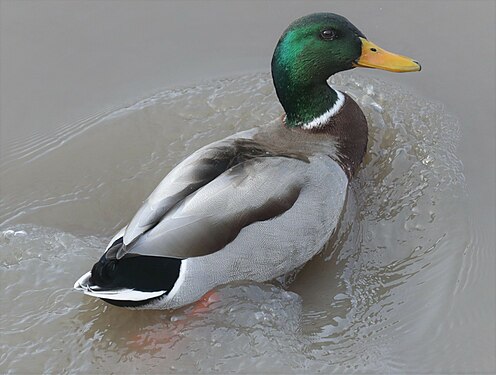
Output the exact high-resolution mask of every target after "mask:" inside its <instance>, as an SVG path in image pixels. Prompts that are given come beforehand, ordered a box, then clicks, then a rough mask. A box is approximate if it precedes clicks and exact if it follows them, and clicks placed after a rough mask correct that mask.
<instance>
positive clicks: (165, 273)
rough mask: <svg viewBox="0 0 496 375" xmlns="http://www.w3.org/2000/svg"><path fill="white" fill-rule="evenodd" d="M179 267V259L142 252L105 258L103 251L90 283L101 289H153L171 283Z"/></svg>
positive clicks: (164, 288) (149, 290) (164, 287)
mask: <svg viewBox="0 0 496 375" xmlns="http://www.w3.org/2000/svg"><path fill="white" fill-rule="evenodd" d="M180 269H181V259H175V258H164V257H154V256H145V255H134V254H130V255H126V256H124V257H123V258H121V259H118V260H117V259H107V258H106V257H105V255H103V256H102V257H101V258H100V260H99V261H98V262H97V263H95V265H94V266H93V268H92V269H91V277H90V279H89V283H90V285H95V286H98V287H100V288H101V289H104V290H105V289H106V290H111V289H120V288H127V289H134V290H139V291H142V292H156V291H159V290H166V291H167V293H168V292H170V290H171V289H172V288H173V287H174V284H175V283H176V281H177V279H178V277H179V271H180Z"/></svg>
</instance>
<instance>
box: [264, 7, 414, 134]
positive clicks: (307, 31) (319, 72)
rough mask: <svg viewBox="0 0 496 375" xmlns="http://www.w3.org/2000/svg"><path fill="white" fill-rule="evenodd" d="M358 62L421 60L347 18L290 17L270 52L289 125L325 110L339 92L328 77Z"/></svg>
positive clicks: (388, 65) (404, 64)
mask: <svg viewBox="0 0 496 375" xmlns="http://www.w3.org/2000/svg"><path fill="white" fill-rule="evenodd" d="M357 66H362V67H369V68H377V69H384V70H390V71H394V72H411V71H418V70H420V65H419V64H418V63H417V62H416V61H414V60H412V59H410V58H408V57H404V56H400V55H396V54H393V53H390V52H387V51H385V50H383V49H381V48H379V47H378V46H376V45H375V44H373V43H371V42H369V41H368V40H367V38H366V37H365V35H363V34H362V32H361V31H360V30H358V29H357V28H356V27H355V26H354V25H353V24H351V22H349V21H348V20H347V19H346V18H344V17H342V16H339V15H337V14H333V13H315V14H311V15H308V16H305V17H302V18H300V19H298V20H296V21H295V22H293V23H292V24H291V25H290V26H289V27H288V28H287V29H286V31H285V32H284V34H283V35H282V36H281V38H280V39H279V42H278V44H277V46H276V49H275V51H274V56H273V57H272V77H273V80H274V85H275V88H276V92H277V96H278V97H279V100H280V101H281V104H282V105H283V107H284V109H285V110H286V115H287V120H286V122H287V125H288V126H298V125H302V124H305V123H308V122H310V121H312V120H313V119H315V118H316V117H318V116H320V115H322V114H323V113H325V112H326V111H328V110H329V109H330V108H331V107H332V105H333V104H334V103H335V102H336V101H337V93H336V92H335V91H334V90H332V89H330V88H329V87H328V86H327V83H326V81H327V79H328V78H329V77H330V76H331V75H333V74H335V73H337V72H340V71H343V70H348V69H352V68H354V67H357Z"/></svg>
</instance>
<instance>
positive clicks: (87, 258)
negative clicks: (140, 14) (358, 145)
mask: <svg viewBox="0 0 496 375" xmlns="http://www.w3.org/2000/svg"><path fill="white" fill-rule="evenodd" d="M108 4H109V3H106V5H108ZM195 4H198V3H195ZM362 4H367V3H362ZM377 4H379V3H377ZM385 4H386V5H385ZM403 4H404V5H403V7H408V5H405V4H407V3H403ZM419 4H420V5H423V6H427V5H426V4H428V3H419ZM476 4H478V5H479V6H480V4H485V3H480V4H479V3H476ZM488 4H489V6H488V5H485V6H486V7H488V9H489V8H490V6H492V9H494V6H493V5H491V3H488ZM8 5H9V6H10V3H9V4H8ZM190 5H191V3H190ZM221 5H225V4H221ZM293 5H294V4H293ZM379 5H380V6H385V7H386V8H385V10H384V11H381V12H383V13H385V14H382V13H381V12H379V14H382V18H381V19H379V20H378V21H377V22H379V23H380V22H381V20H382V22H386V21H385V20H387V19H389V18H391V17H393V16H392V15H391V14H389V12H392V10H389V9H388V8H387V3H381V4H379ZM379 5H377V7H379ZM420 5H417V7H419V6H420ZM225 6H226V8H225V9H226V10H225V11H226V12H227V13H228V14H230V13H229V12H232V9H231V8H229V6H228V5H225ZM298 6H299V7H300V8H305V6H306V5H301V4H300V5H298ZM339 6H341V7H346V6H345V5H342V4H341V5H339ZM364 6H367V5H364ZM431 6H432V5H431ZM441 6H442V4H440V5H439V7H441ZM457 6H458V7H459V8H460V7H461V6H460V4H459V3H458V5H457ZM2 7H3V9H5V8H6V6H5V5H4V4H2ZM176 7H177V8H178V9H179V8H181V5H176ZM198 7H199V8H200V9H199V10H197V12H200V11H202V10H205V9H201V8H202V6H201V5H198ZM242 7H245V8H246V9H244V11H246V12H249V11H252V12H254V10H253V9H254V8H253V7H254V6H252V8H250V6H248V5H243V6H242ZM267 7H268V8H271V7H275V6H274V5H270V6H269V5H268V6H267ZM306 7H307V8H309V7H308V6H306ZM368 7H369V8H372V6H371V5H368ZM432 7H433V9H430V11H431V13H429V12H427V13H429V14H427V15H424V20H425V19H426V18H429V17H434V15H435V14H436V13H435V10H436V9H437V8H436V5H434V6H432ZM290 8H291V7H290ZM307 8H305V9H307ZM348 8H349V9H348V13H346V12H344V11H340V13H343V14H345V15H346V16H348V17H349V18H351V19H352V20H353V21H355V22H356V24H357V25H358V26H359V27H360V28H361V29H364V31H365V33H366V35H369V34H370V32H367V30H366V28H365V27H362V25H361V24H360V22H359V21H356V20H355V19H354V18H353V16H352V15H351V14H350V12H352V13H353V12H356V13H357V17H358V18H366V17H364V16H363V15H361V13H360V12H359V10H358V7H357V6H356V5H348ZM106 9H107V10H108V8H102V9H99V10H97V11H95V13H96V14H97V16H96V17H97V18H98V17H103V18H105V15H104V12H105V11H106ZM293 9H296V5H295V6H294V7H293ZM320 9H322V8H320ZM374 9H375V8H374ZM374 9H372V10H371V12H372V13H373V11H374ZM176 10H177V9H176ZM312 10H314V9H313V8H312V9H309V10H308V11H306V12H304V11H302V9H298V11H299V12H300V14H302V13H308V12H309V11H312ZM333 10H335V11H338V10H336V9H333ZM52 11H53V12H57V11H56V10H55V8H53V9H52ZM58 11H59V12H60V10H58ZM128 11H129V9H128ZM293 11H294V12H296V10H293ZM462 11H464V8H463V7H461V8H460V9H459V12H460V13H459V14H460V15H461V14H463V12H462ZM11 12H12V11H11ZM102 12H103V13H102ZM121 12H123V11H122V10H121ZM212 12H213V11H212ZM403 12H406V10H403ZM486 12H487V10H486ZM123 13H125V12H123ZM192 13H193V14H195V11H193V12H192ZM4 14H5V13H4ZM11 14H12V13H11ZM102 14H103V16H102ZM373 14H375V13H373ZM207 15H208V12H207ZM476 15H477V14H476V13H474V14H473V15H472V16H471V15H470V14H469V15H467V17H468V18H470V17H475V18H476ZM224 16H225V15H224ZM164 17H165V16H164ZM171 17H172V16H171ZM260 17H261V19H265V18H264V17H266V18H270V17H269V16H268V15H261V16H260ZM493 18H494V16H493ZM4 21H5V20H4V19H2V27H3V28H4V30H5V24H6V23H5V22H4ZM279 22H280V21H279ZM288 22H289V21H288ZM395 22H398V21H397V20H396V21H394V22H393V23H395ZM403 22H406V21H403ZM415 22H417V21H415ZM439 22H445V24H446V25H447V26H446V27H448V26H449V24H450V23H449V22H448V20H445V21H442V20H440V21H439ZM473 27H475V28H476V27H481V26H480V24H479V25H475V26H473ZM282 28H284V26H282V27H281V29H282ZM448 28H449V27H448ZM372 31H375V32H377V30H372ZM278 32H279V31H278ZM492 33H493V34H492V35H494V30H493V31H492ZM226 38H227V39H226V40H231V39H230V37H228V36H226ZM406 38H407V35H405V39H406ZM273 39H274V41H275V40H276V39H277V35H275V36H274V38H273ZM372 39H373V40H374V41H376V42H377V43H378V44H380V45H384V47H386V48H389V49H391V50H395V48H393V47H391V46H390V45H387V43H383V42H382V41H381V40H379V38H376V37H374V38H372ZM493 40H494V38H493ZM422 42H423V43H424V46H425V43H427V44H429V43H428V42H427V41H425V40H422ZM482 42H483V41H479V42H478V43H482ZM409 43H411V44H413V42H412V41H410V42H409ZM269 44H270V45H272V44H273V43H269ZM434 44H435V43H433V42H432V44H431V45H430V48H431V49H432V51H431V52H432V54H435V53H436V52H435V51H434V50H435V46H434ZM478 45H479V44H478ZM256 47H257V46H256V45H253V46H249V47H248V48H249V49H250V51H252V50H254V49H255V48H256ZM416 48H419V46H416ZM474 48H475V49H476V48H477V46H475V47H474ZM396 50H397V48H396ZM493 50H494V49H493ZM399 52H405V53H406V52H407V51H404V50H400V51H399ZM409 54H411V55H414V56H417V55H415V53H409ZM424 54H426V55H428V54H427V52H424ZM268 56H270V52H269V55H268ZM1 57H2V61H4V56H3V55H2V56H1ZM419 59H420V60H422V59H421V58H420V57H419ZM7 60H8V59H7ZM268 60H269V58H268V57H267V61H268ZM422 62H424V60H422ZM423 66H424V70H423V71H422V72H421V73H420V74H424V75H427V76H428V77H430V78H431V79H432V80H433V79H434V77H435V73H436V71H434V72H432V71H431V72H429V64H427V68H426V65H425V63H424V64H423ZM456 66H457V65H456V64H455V67H448V69H451V70H453V71H454V70H456V69H455V68H456ZM458 66H459V65H458ZM0 67H1V66H0ZM4 69H5V68H4ZM42 69H43V68H42ZM209 69H210V68H209V67H208V66H207V67H206V68H205V71H204V72H206V75H207V76H208V75H209ZM375 73H376V72H374V74H369V73H364V72H363V71H361V72H359V71H356V72H355V71H354V72H347V73H344V74H341V75H339V76H337V77H335V78H334V79H333V82H334V84H335V85H336V86H337V87H338V88H340V89H342V90H343V91H346V92H347V93H349V94H350V95H352V96H353V97H354V98H355V99H356V100H357V102H358V103H359V104H360V105H361V107H362V108H363V110H364V112H365V113H366V115H367V118H368V121H369V124H370V145H369V153H368V155H367V158H366V160H365V163H364V166H363V168H362V169H361V170H360V172H359V174H358V176H357V178H356V179H355V180H354V181H353V183H352V185H351V187H350V194H349V196H348V201H347V204H346V210H345V213H344V216H343V219H342V222H341V224H340V226H339V229H338V231H337V233H336V234H335V236H334V237H333V239H332V241H331V243H330V244H329V246H328V247H327V248H326V249H325V250H324V251H323V252H322V253H321V254H320V255H318V256H317V257H316V258H314V259H313V260H312V261H311V262H309V263H308V264H307V265H306V266H305V267H304V268H303V269H302V271H301V272H300V273H299V274H298V275H297V276H296V279H295V280H294V282H292V283H290V284H289V285H287V286H285V287H283V286H282V285H281V284H280V282H274V283H273V284H266V285H264V284H253V283H251V284H250V283H247V284H235V285H228V286H225V287H222V288H220V289H219V290H218V293H219V295H220V300H219V301H216V302H214V303H213V304H212V305H211V306H210V307H209V308H208V309H202V308H200V309H198V308H195V307H192V306H189V307H186V308H183V309H180V310H177V311H173V312H164V311H128V310H124V309H119V308H115V307H112V306H108V305H106V304H105V303H103V302H101V301H98V300H95V299H92V298H89V297H85V296H83V295H81V294H79V293H76V292H74V291H73V290H72V284H73V282H74V280H75V278H76V277H78V276H79V275H80V274H81V273H83V272H85V271H86V270H87V269H88V267H90V266H91V264H92V263H93V262H94V261H95V260H96V259H97V258H98V257H99V255H100V254H101V253H102V251H103V248H104V246H105V245H106V242H107V241H108V239H109V236H111V235H112V234H113V232H114V231H115V230H116V229H118V228H120V227H121V226H122V224H124V223H125V222H126V221H128V220H129V218H130V217H131V216H132V214H133V213H134V212H135V210H136V208H137V207H138V206H139V205H140V204H141V202H142V200H143V199H144V198H145V197H146V196H147V194H149V193H150V192H151V191H152V190H153V188H154V187H155V185H156V184H157V183H158V182H159V181H160V180H161V179H162V177H163V176H164V175H165V174H166V173H167V172H168V171H169V170H170V169H171V168H172V167H173V166H174V165H175V164H176V163H177V162H179V161H180V160H182V159H183V158H184V157H185V156H187V155H188V154H190V153H191V152H193V151H194V150H196V149H198V148H199V147H200V146H202V145H204V144H207V143H210V142H212V141H214V140H217V139H220V138H222V137H224V136H227V135H229V134H232V133H234V132H236V131H239V130H242V129H249V128H251V127H253V126H256V125H257V124H261V123H264V122H268V121H270V120H272V119H273V118H274V117H277V116H279V115H280V112H281V107H280V105H279V104H278V103H277V100H276V98H275V95H274V92H273V88H272V85H271V82H270V78H269V75H268V74H266V73H257V74H243V75H239V74H238V75H232V74H230V75H229V74H227V75H226V77H225V78H223V79H214V80H210V81H208V82H206V83H203V84H188V85H186V86H181V85H179V84H178V85H177V86H178V87H183V88H176V89H169V90H159V91H158V93H157V94H156V95H153V96H148V97H147V98H146V99H144V100H141V101H138V102H136V101H135V102H136V104H132V105H128V106H121V109H117V110H106V111H103V113H102V114H99V115H95V116H92V117H89V118H86V119H85V120H83V121H80V122H74V121H73V122H68V123H69V125H65V126H61V127H60V126H59V127H58V128H57V129H56V130H53V129H55V128H54V127H52V128H51V129H47V130H43V129H40V128H39V127H38V125H35V124H33V125H32V126H31V125H30V123H29V121H28V122H26V123H24V124H20V125H19V126H21V125H22V126H23V128H22V129H23V132H21V133H19V134H17V135H16V137H11V138H9V137H10V135H9V134H11V133H15V130H12V128H9V129H8V131H7V132H3V133H4V134H6V137H7V139H5V137H2V160H1V167H0V181H1V201H0V267H1V276H0V277H1V286H2V293H1V295H0V298H1V300H0V306H1V307H0V309H1V312H2V315H1V316H0V332H2V333H1V336H0V372H2V373H4V372H12V373H33V372H34V373H39V372H53V373H59V372H84V373H109V372H119V373H120V372H125V373H129V372H132V373H145V372H146V373H149V372H155V373H163V372H175V371H177V372H209V371H218V372H229V371H241V372H312V373H313V372H318V371H321V372H325V373H327V372H346V371H362V372H390V373H391V372H393V373H396V372H405V371H413V372H484V371H485V372H494V371H495V370H496V363H495V335H496V334H495V325H494V314H495V296H494V259H495V258H494V239H493V237H494V234H493V233H492V232H491V230H492V228H493V226H494V216H492V215H493V213H494V185H493V186H491V183H492V184H494V178H493V179H492V180H491V176H494V171H487V172H486V173H484V174H482V172H481V171H482V170H483V168H480V169H477V168H475V167H476V166H479V165H482V166H484V165H485V163H483V161H484V158H483V156H484V155H488V154H490V155H494V147H493V149H489V150H488V149H487V147H488V145H489V147H490V146H491V145H494V140H491V138H490V137H481V134H480V133H481V132H482V131H481V127H482V128H483V127H484V126H485V127H486V129H487V131H488V134H489V135H491V134H494V130H493V127H494V116H493V115H492V114H493V112H494V111H493V112H491V111H490V110H489V107H490V102H491V100H490V99H491V97H489V98H487V97H485V99H487V101H486V100H482V101H481V103H480V105H479V106H478V107H477V111H473V113H474V115H473V117H470V116H468V115H467V113H465V112H464V111H460V110H459V109H460V108H459V107H458V104H459V103H461V98H462V97H461V96H460V97H459V96H457V94H456V93H455V91H454V88H459V89H460V86H459V84H460V83H458V84H457V83H456V82H451V81H450V82H449V84H450V85H452V86H451V90H452V91H453V92H450V93H449V94H446V100H447V101H448V104H447V107H448V108H446V105H443V104H439V102H438V101H434V100H432V99H426V98H425V96H426V95H421V94H419V93H418V92H416V93H415V92H410V91H409V90H407V89H405V88H404V86H405V85H406V86H408V85H411V86H416V84H415V81H412V79H413V78H408V76H401V77H400V78H397V77H398V76H395V78H387V76H386V75H382V74H375ZM4 74H5V73H4ZM147 74H150V73H146V74H145V76H146V75H147ZM153 74H156V73H153ZM153 74H152V76H153ZM361 74H363V75H361ZM453 74H454V73H453ZM487 74H489V78H491V77H492V79H493V83H494V73H493V75H492V76H491V75H490V74H491V73H487ZM372 75H376V76H378V77H379V78H378V79H374V78H371V77H372ZM3 77H4V76H2V78H3ZM410 77H411V76H410ZM393 79H394V81H396V82H397V83H386V82H385V81H386V80H387V81H389V82H392V80H393ZM438 79H439V77H438ZM403 80H405V82H406V83H401V85H400V82H403ZM461 80H462V81H463V78H461ZM412 82H413V83H412ZM418 85H419V87H420V89H422V88H426V89H427V88H429V87H430V86H429V84H428V83H420V84H418ZM83 86H84V85H83ZM6 87H7V88H11V89H12V92H14V93H15V90H16V89H15V88H14V86H9V85H7V86H5V85H3V86H2V94H4V93H5V92H6V91H5V90H6ZM419 87H417V89H419ZM449 88H450V87H448V88H446V90H448V91H449ZM463 88H464V89H465V90H467V91H470V90H471V88H470V87H468V86H467V87H463ZM493 88H494V86H493ZM487 89H488V86H487V85H486V86H484V87H483V88H482V93H484V90H487ZM48 90H49V92H50V93H51V96H52V99H53V98H55V97H56V92H55V91H54V89H53V88H51V89H50V88H49V89H48ZM50 90H52V91H50ZM95 90H96V91H95V92H96V95H97V96H98V95H101V94H102V92H106V90H108V89H104V88H100V89H99V88H95ZM439 90H441V89H439ZM138 91H139V90H138ZM132 92H133V90H131V91H130V94H128V95H130V98H133V96H132V95H133V94H132ZM429 92H430V91H429ZM98 93H99V94H98ZM441 93H442V90H441ZM7 94H8V92H7ZM107 94H108V92H107ZM26 95H28V97H29V95H32V94H29V93H26ZM74 95H75V96H76V97H77V96H78V95H79V94H77V93H75V94H74ZM140 95H141V94H140V93H138V92H136V93H135V94H134V98H136V97H138V96H140ZM436 95H439V94H438V93H437V92H434V93H433V96H434V97H436ZM493 95H494V93H493ZM4 96H5V95H4ZM77 99H78V100H82V98H77ZM68 100H69V101H70V102H71V103H73V104H72V105H74V103H75V101H76V100H75V98H72V99H70V98H69V99H68ZM126 100H129V99H126ZM471 100H472V99H467V103H471ZM123 101H125V100H123ZM83 102H84V103H86V104H85V105H88V103H89V102H88V101H84V100H83ZM3 103H5V101H4V102H3ZM108 103H109V102H106V105H107V104H108ZM25 107H26V109H25V110H26V111H27V112H29V111H31V112H30V113H28V114H27V115H22V114H19V115H18V116H19V119H20V120H22V119H26V118H29V117H30V116H33V114H34V113H36V112H35V111H34V109H32V108H31V107H30V106H25ZM450 107H451V109H450ZM9 108H12V106H10V107H9ZM490 108H492V107H490ZM45 110H46V108H45ZM64 111H67V109H61V112H64ZM42 112H43V111H42ZM47 112H48V111H47ZM453 112H455V113H456V116H455V115H453V114H452V113H453ZM10 113H13V112H12V111H11V112H10ZM65 113H68V112H65ZM9 116H11V115H9V114H8V116H5V115H4V117H3V118H2V131H3V129H4V127H5V126H6V125H5V124H7V125H8V124H12V122H11V121H6V120H11V118H10V117H9ZM491 116H492V117H491ZM44 118H45V119H46V117H43V116H42V115H41V116H40V119H44ZM457 118H459V119H457ZM487 119H489V120H491V119H492V122H490V123H488V122H487V121H486V120H487ZM73 120H74V117H73ZM470 120H473V122H470ZM477 124H481V125H480V126H478V125H477ZM10 126H11V127H12V125H10ZM22 126H21V127H22ZM467 127H471V128H470V129H472V131H467ZM29 128H31V129H33V131H32V132H26V129H29ZM35 129H36V131H35ZM21 134H22V135H21ZM15 138H17V139H18V140H17V141H16V140H15ZM487 138H489V139H487ZM491 142H492V143H491ZM468 145H471V146H472V147H475V148H477V150H476V152H475V153H474V152H467V151H465V150H467V149H468ZM484 145H485V146H486V147H485V148H484V147H483V146H484ZM460 154H461V156H462V160H463V162H464V164H465V168H464V167H463V165H462V163H461V161H460ZM484 168H486V167H484ZM487 169H490V168H486V170H487ZM491 173H493V174H492V175H491ZM488 184H489V185H488ZM488 191H489V192H488ZM484 192H486V193H487V192H488V193H487V194H489V196H488V195H486V197H487V198H486V201H482V197H483V196H484V194H483V193H484ZM491 194H492V195H491ZM483 203H484V204H483ZM491 205H492V206H491ZM488 213H489V215H488Z"/></svg>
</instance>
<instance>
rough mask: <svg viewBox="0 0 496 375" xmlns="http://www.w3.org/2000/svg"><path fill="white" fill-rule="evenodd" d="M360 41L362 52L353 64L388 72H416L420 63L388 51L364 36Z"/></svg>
mask: <svg viewBox="0 0 496 375" xmlns="http://www.w3.org/2000/svg"><path fill="white" fill-rule="evenodd" d="M360 40H361V41H362V54H361V55H360V57H359V58H358V60H357V61H356V62H355V64H354V65H355V66H361V67H364V68H374V69H383V70H389V71H390V72H418V71H419V70H420V69H421V67H420V64H419V63H418V62H417V61H415V60H413V59H411V58H409V57H406V56H401V55H397V54H395V53H392V52H388V51H386V50H384V49H382V48H380V47H378V46H377V45H375V44H374V43H372V42H369V41H368V40H367V39H365V38H360Z"/></svg>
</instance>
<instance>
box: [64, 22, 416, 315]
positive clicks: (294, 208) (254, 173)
mask: <svg viewBox="0 0 496 375" xmlns="http://www.w3.org/2000/svg"><path fill="white" fill-rule="evenodd" d="M355 67H368V68H377V69H384V70H389V71H393V72H413V71H419V70H420V64H419V63H418V62H416V61H414V60H412V59H410V58H408V57H404V56H400V55H396V54H393V53H390V52H387V51H385V50H383V49H381V48H379V47H378V46H376V45H375V44H373V43H372V42H370V41H368V40H367V38H366V37H365V36H364V35H363V34H362V33H361V32H360V31H359V30H358V29H357V28H356V27H355V26H354V25H352V24H351V23H350V22H349V21H348V20H347V19H346V18H344V17H342V16H339V15H337V14H333V13H316V14H311V15H308V16H305V17H302V18H300V19H298V20H296V21H295V22H293V23H292V24H291V25H290V26H289V27H288V28H287V29H286V30H285V32H284V33H283V35H282V36H281V38H280V39H279V42H278V43H277V46H276V48H275V51H274V55H273V58H272V78H273V81H274V86H275V90H276V93H277V97H278V98H279V101H280V102H281V104H282V106H283V108H284V111H285V114H284V116H283V117H282V118H281V119H280V120H278V121H275V123H272V124H271V125H269V126H264V127H260V128H256V129H252V130H248V131H243V132H240V133H237V134H235V135H233V136H230V137H228V138H225V139H223V140H220V141H218V142H215V143H212V144H210V145H208V146H205V147H203V148H201V149H199V150H198V151H196V152H195V153H193V154H192V155H191V156H189V157H188V158H186V159H185V160H184V161H182V162H181V163H180V164H178V165H177V166H176V167H175V168H174V169H172V171H170V173H169V174H168V175H167V176H166V177H165V178H164V179H163V180H162V182H161V183H160V184H159V185H158V187H157V188H156V189H155V190H154V191H153V192H152V194H151V195H150V196H149V197H148V199H147V200H146V201H145V202H144V204H143V205H142V206H141V208H140V209H139V210H138V212H137V213H136V215H135V216H134V217H133V218H132V219H131V221H130V222H129V224H128V225H126V226H125V227H124V228H122V229H121V230H120V231H119V232H118V233H117V234H116V235H115V236H114V237H113V238H112V239H111V240H110V243H109V244H108V246H107V249H106V251H105V253H104V254H103V256H102V257H101V258H100V260H99V261H98V262H97V263H96V264H95V265H94V266H93V268H92V269H91V271H90V272H87V273H86V274H84V275H83V276H82V277H81V278H80V279H79V280H77V281H76V283H75V285H74V287H75V288H76V289H77V290H80V291H82V292H84V293H85V294H87V295H89V296H93V297H98V298H101V299H103V300H104V301H107V302H109V303H111V304H113V305H117V306H124V307H131V308H145V309H169V308H177V307H180V306H183V305H186V304H190V303H192V302H194V301H196V300H198V299H200V298H201V297H202V296H203V295H204V294H205V293H207V292H208V291H210V290H211V289H213V288H215V287H216V286H219V285H222V284H226V283H229V282H232V281H235V280H253V281H258V282H264V281H268V280H271V279H274V278H276V277H278V276H281V275H284V274H286V273H288V272H290V271H292V270H294V269H296V268H298V267H300V266H302V265H303V264H304V263H305V262H307V261H308V260H309V259H310V258H312V257H313V256H314V255H315V254H317V253H318V252H319V251H320V250H321V249H322V248H323V247H324V245H325V244H326V242H328V240H329V238H330V236H331V234H332V232H333V231H334V229H335V228H336V225H337V223H338V219H339V217H340V214H341V211H342V209H343V205H344V202H345V198H346V192H347V186H348V183H349V181H350V180H351V179H352V177H353V176H354V174H355V172H356V171H357V168H358V167H359V166H360V163H361V162H362V159H363V157H364V154H365V152H366V148H367V121H366V119H365V116H364V114H363V113H362V111H361V110H360V107H359V106H358V105H357V104H356V103H355V102H354V101H353V100H352V99H351V97H349V96H348V95H347V94H345V93H343V92H340V91H338V90H336V89H334V88H332V87H331V86H330V85H329V84H328V78H329V77H330V76H331V75H333V74H335V73H337V72H341V71H344V70H348V69H352V68H355Z"/></svg>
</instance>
